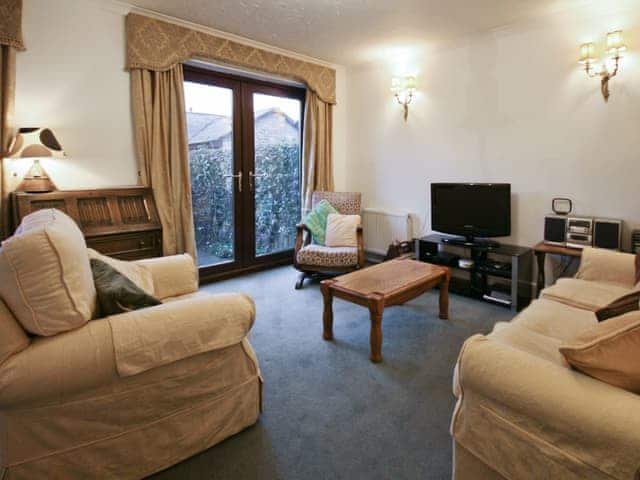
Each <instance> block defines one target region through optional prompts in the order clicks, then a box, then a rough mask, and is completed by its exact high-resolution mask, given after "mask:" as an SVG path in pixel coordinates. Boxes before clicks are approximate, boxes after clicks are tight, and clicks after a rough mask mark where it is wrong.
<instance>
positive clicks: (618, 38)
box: [607, 30, 627, 53]
mask: <svg viewBox="0 0 640 480" xmlns="http://www.w3.org/2000/svg"><path fill="white" fill-rule="evenodd" d="M623 42H624V40H623V38H622V30H616V31H615V32H609V33H608V34H607V52H608V53H619V52H623V51H625V50H626V49H627V46H626V45H625V44H624V43H623Z"/></svg>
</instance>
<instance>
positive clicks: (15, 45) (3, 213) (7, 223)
mask: <svg viewBox="0 0 640 480" xmlns="http://www.w3.org/2000/svg"><path fill="white" fill-rule="evenodd" d="M16 50H24V44H23V42H22V0H0V240H3V239H4V238H6V237H7V236H9V235H10V234H11V218H10V215H11V212H10V209H9V201H8V200H9V193H10V192H11V190H13V188H12V185H11V183H12V182H11V181H10V178H9V176H8V175H7V172H6V162H5V161H4V155H5V154H6V153H7V151H8V150H9V146H10V144H11V139H12V136H13V129H14V125H13V105H14V101H15V93H16V91H15V90H16Z"/></svg>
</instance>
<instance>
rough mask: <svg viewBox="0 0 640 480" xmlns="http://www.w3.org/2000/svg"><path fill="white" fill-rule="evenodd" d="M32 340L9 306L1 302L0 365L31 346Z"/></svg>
mask: <svg viewBox="0 0 640 480" xmlns="http://www.w3.org/2000/svg"><path fill="white" fill-rule="evenodd" d="M29 343H30V339H29V337H27V334H26V333H25V332H24V330H23V329H22V327H21V326H20V324H19V323H18V321H17V320H16V319H15V318H14V316H13V314H12V313H11V312H10V311H9V309H8V308H7V306H6V305H5V304H4V302H3V301H2V300H0V364H1V363H2V362H4V361H5V360H6V359H7V358H9V357H10V356H11V355H13V354H16V353H18V352H20V351H22V350H24V349H25V348H27V347H28V346H29Z"/></svg>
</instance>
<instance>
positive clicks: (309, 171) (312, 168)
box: [302, 90, 334, 212]
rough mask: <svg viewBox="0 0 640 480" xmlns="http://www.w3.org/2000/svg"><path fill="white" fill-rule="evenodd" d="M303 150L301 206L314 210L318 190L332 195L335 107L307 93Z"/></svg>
mask: <svg viewBox="0 0 640 480" xmlns="http://www.w3.org/2000/svg"><path fill="white" fill-rule="evenodd" d="M304 112H305V113H304V140H303V146H302V200H303V201H302V205H303V208H304V211H305V212H307V211H309V210H310V209H311V195H312V194H313V192H314V191H315V190H323V191H329V192H331V191H333V188H334V187H333V152H332V145H333V131H332V130H333V105H332V104H330V103H327V102H324V101H322V100H321V99H320V97H318V95H317V94H316V93H314V92H313V91H311V90H307V97H306V101H305V109H304Z"/></svg>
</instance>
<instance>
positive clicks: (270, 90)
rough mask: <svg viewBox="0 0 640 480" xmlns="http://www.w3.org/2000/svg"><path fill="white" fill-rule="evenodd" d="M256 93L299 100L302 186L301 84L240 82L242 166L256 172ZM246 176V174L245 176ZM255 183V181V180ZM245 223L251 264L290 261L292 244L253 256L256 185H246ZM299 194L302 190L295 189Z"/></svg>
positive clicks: (303, 95)
mask: <svg viewBox="0 0 640 480" xmlns="http://www.w3.org/2000/svg"><path fill="white" fill-rule="evenodd" d="M254 93H259V94H264V95H271V96H274V97H283V98H292V99H296V100H299V101H300V160H299V161H300V168H299V170H298V175H299V179H298V180H299V182H300V188H301V189H302V135H303V132H304V130H303V128H304V103H305V95H306V90H304V89H302V88H300V87H291V86H285V85H274V84H270V83H266V82H254V81H250V82H243V83H242V97H243V111H242V113H243V115H244V118H243V126H244V129H245V131H244V137H243V149H242V155H243V167H244V168H245V170H246V171H247V172H249V171H251V170H254V172H255V169H256V168H255V122H254V118H253V117H254V111H253V108H251V107H253V94H254ZM247 179H249V178H248V176H247ZM254 185H255V184H254ZM247 192H248V194H247V195H248V196H247V207H248V208H247V212H246V213H247V219H246V221H247V223H246V232H247V236H246V238H247V240H248V242H249V245H247V247H248V249H247V253H248V257H247V258H248V261H249V263H250V264H251V265H269V264H273V263H278V262H279V263H282V262H283V261H284V260H286V259H289V260H290V261H291V262H293V255H294V248H293V247H292V248H291V249H290V250H284V251H281V252H276V253H271V254H267V255H262V256H260V257H258V256H256V251H255V250H256V249H255V247H256V242H255V240H256V228H255V227H256V219H255V213H256V196H255V186H254V189H253V191H252V190H251V189H250V188H249V189H248V190H247ZM298 194H299V195H301V192H298Z"/></svg>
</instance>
